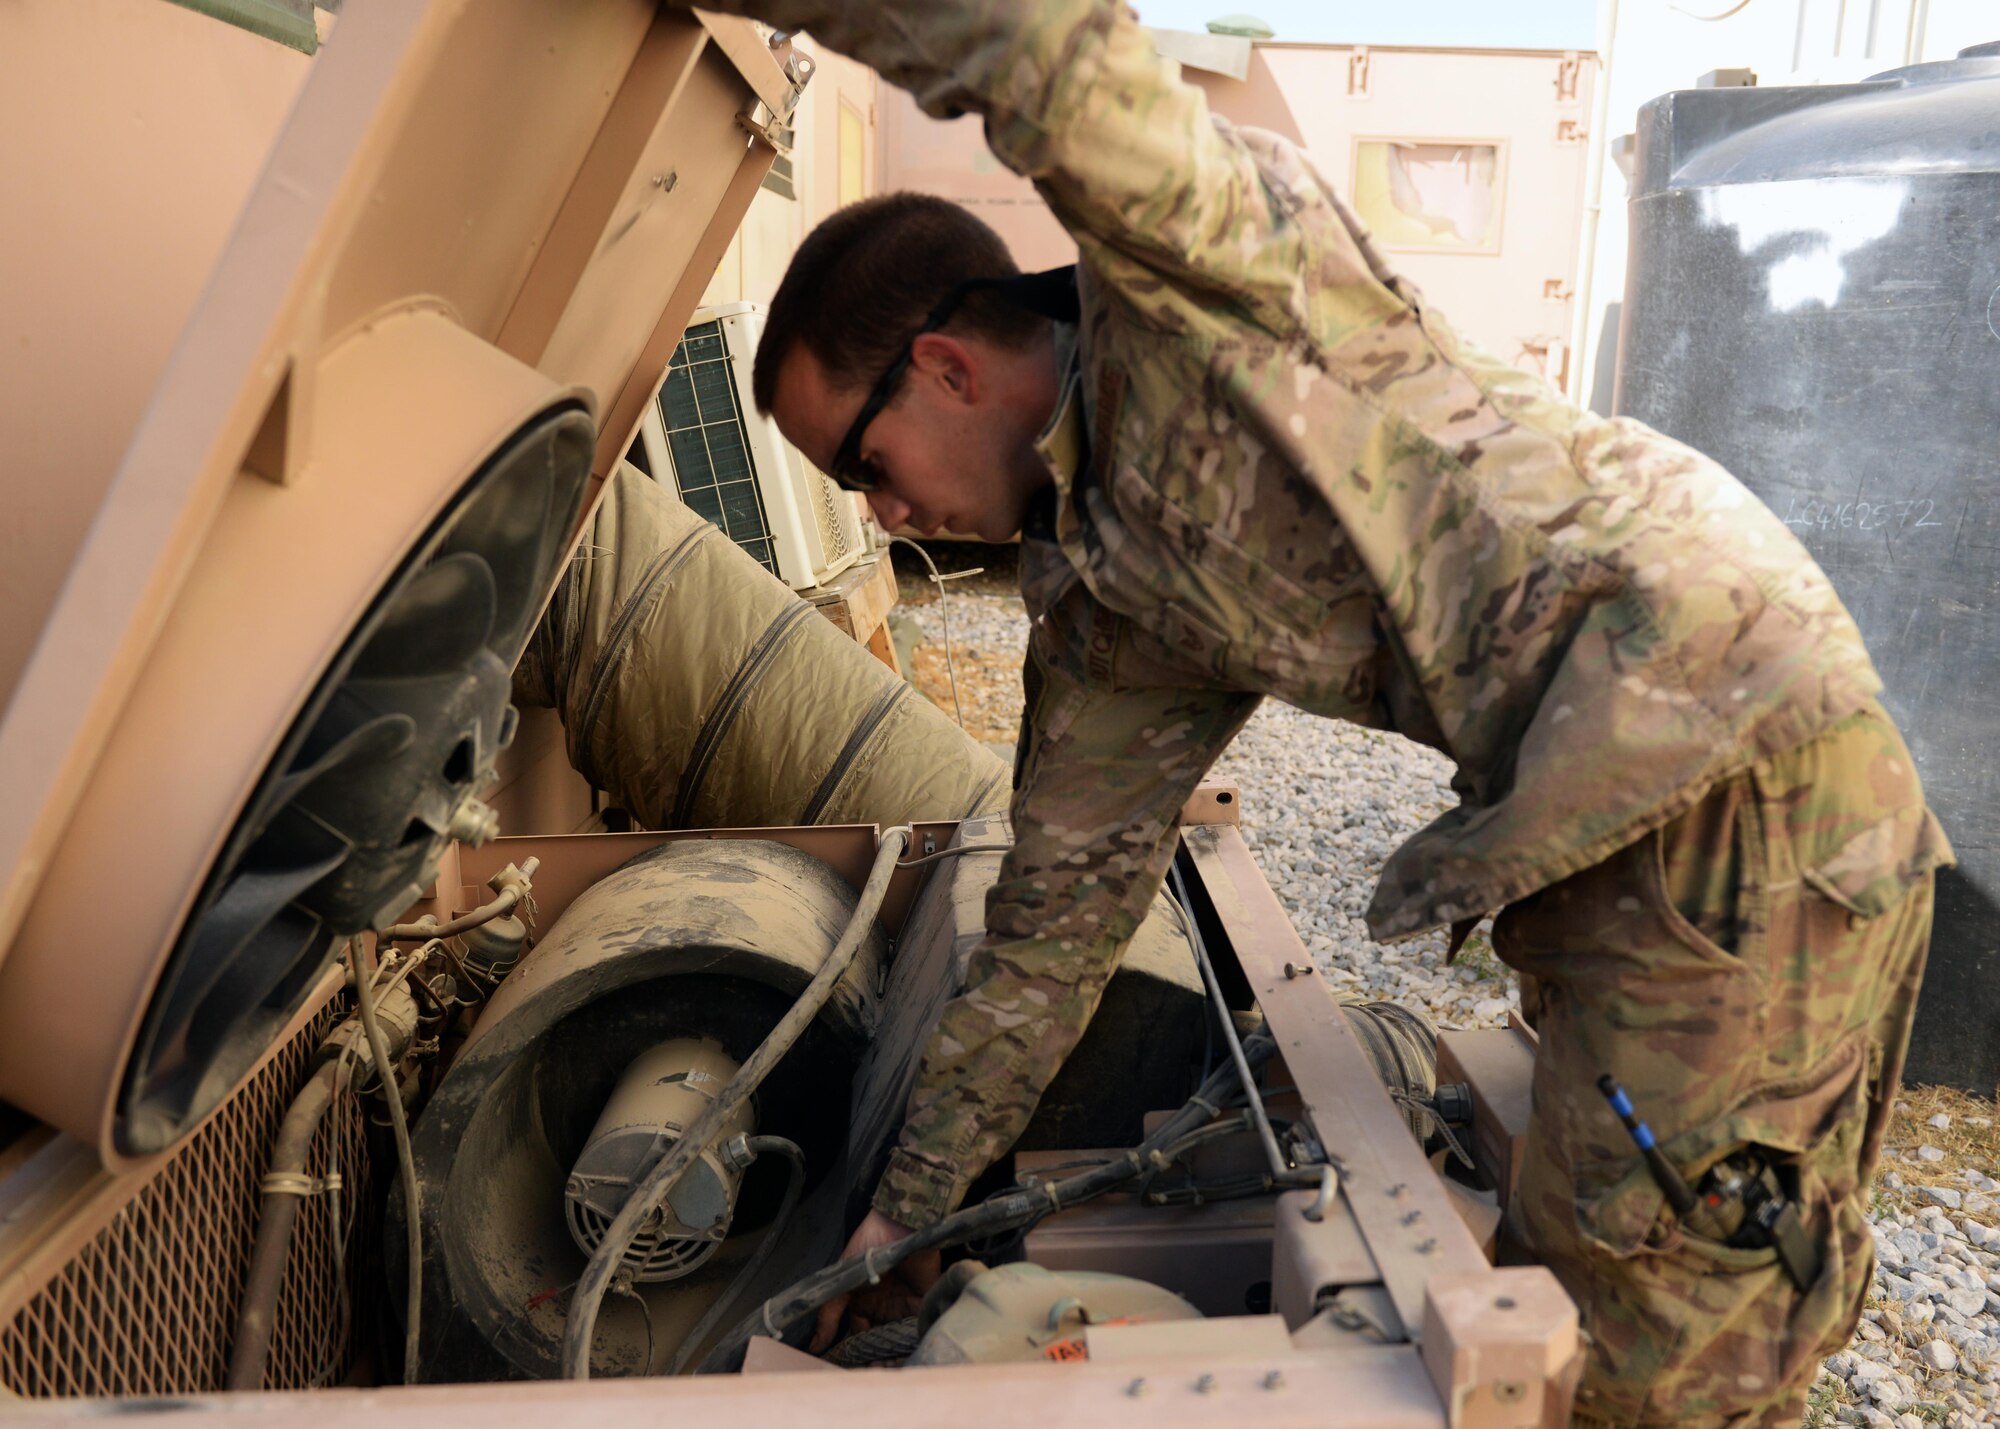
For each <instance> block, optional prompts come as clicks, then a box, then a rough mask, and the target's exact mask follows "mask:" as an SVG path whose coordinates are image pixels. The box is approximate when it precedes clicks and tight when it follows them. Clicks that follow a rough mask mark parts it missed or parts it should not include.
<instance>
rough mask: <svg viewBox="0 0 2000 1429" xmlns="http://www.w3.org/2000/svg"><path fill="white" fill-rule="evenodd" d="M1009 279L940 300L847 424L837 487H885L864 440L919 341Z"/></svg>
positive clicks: (977, 282)
mask: <svg viewBox="0 0 2000 1429" xmlns="http://www.w3.org/2000/svg"><path fill="white" fill-rule="evenodd" d="M1013 281H1014V280H1013V279H1012V278H1011V277H1009V278H969V279H967V280H966V281H965V282H963V283H960V284H959V285H958V286H957V287H955V288H953V289H951V291H949V292H947V293H946V294H945V295H944V296H943V297H942V298H940V299H938V302H937V306H936V307H934V308H932V309H931V311H930V316H929V317H927V318H925V319H924V325H923V326H922V327H920V328H918V329H917V330H916V331H915V332H913V333H911V334H910V338H909V341H908V342H905V343H904V344H903V350H902V351H901V352H900V353H898V354H897V356H896V360H895V361H894V362H892V363H890V364H889V365H888V366H887V367H885V368H884V369H883V370H882V375H881V376H880V377H878V378H876V379H875V385H874V386H873V387H871V388H869V389H868V400H867V401H865V402H863V403H862V404H861V410H860V411H858V412H856V413H855V414H854V421H853V422H852V423H850V424H849V425H848V428H847V435H846V436H844V437H842V438H841V439H840V447H839V449H838V450H836V451H835V452H834V454H833V470H831V471H829V472H828V473H827V475H828V476H831V477H832V478H833V479H834V482H835V484H836V485H838V486H840V487H841V488H842V489H843V490H846V491H864V492H866V491H874V490H876V489H877V488H878V487H880V486H881V484H882V468H881V467H879V466H877V465H875V463H874V461H872V460H871V459H870V458H868V457H864V456H862V455H861V439H862V437H864V436H865V435H867V432H868V427H869V424H870V423H872V422H873V421H874V420H875V419H876V418H877V417H879V416H881V415H882V409H883V408H884V407H886V406H888V405H889V402H890V400H891V399H892V398H894V397H895V395H896V389H897V388H898V387H900V386H901V385H902V382H903V374H904V373H906V372H908V371H909V370H910V362H911V360H912V359H913V358H914V357H915V356H916V346H917V339H918V338H920V337H922V336H923V335H924V334H925V333H927V332H936V331H937V330H938V329H939V328H941V327H943V326H944V325H945V324H946V323H948V322H950V321H951V316H952V314H953V313H955V312H957V311H958V305H959V304H960V303H962V302H964V301H965V299H966V298H967V297H968V296H969V295H970V294H972V293H975V292H977V291H979V290H980V289H982V288H998V287H1004V286H1005V285H1007V284H1009V283H1011V282H1013Z"/></svg>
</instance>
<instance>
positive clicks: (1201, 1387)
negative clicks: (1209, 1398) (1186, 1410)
mask: <svg viewBox="0 0 2000 1429" xmlns="http://www.w3.org/2000/svg"><path fill="white" fill-rule="evenodd" d="M1194 1392H1195V1393H1196V1394H1213V1393H1215V1376H1214V1375H1212V1374H1205V1375H1203V1376H1202V1377H1201V1378H1200V1379H1198V1380H1196V1381H1195V1382H1194Z"/></svg>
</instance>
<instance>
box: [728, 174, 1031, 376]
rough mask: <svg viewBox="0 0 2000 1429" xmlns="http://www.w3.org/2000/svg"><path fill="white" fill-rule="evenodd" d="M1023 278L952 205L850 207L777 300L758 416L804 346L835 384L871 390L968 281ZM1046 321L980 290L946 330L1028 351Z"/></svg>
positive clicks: (816, 233) (762, 360) (760, 365)
mask: <svg viewBox="0 0 2000 1429" xmlns="http://www.w3.org/2000/svg"><path fill="white" fill-rule="evenodd" d="M1020 271H1021V270H1020V269H1019V267H1017V266H1016V265H1015V262H1014V260H1013V258H1012V257H1011V256H1009V254H1008V252H1007V245H1006V244H1005V243H1003V242H1001V240H1000V235H999V234H997V233H995V232H994V231H993V230H992V229H991V228H989V227H987V226H986V225H985V224H984V223H982V222H980V221H979V220H978V219H977V218H975V217H973V215H972V214H971V213H969V212H967V211H966V210H965V209H963V208H961V207H960V206H959V205H957V204H955V203H952V202H950V201H949V200H947V199H941V198H933V197H932V196H931V195H929V194H914V193H893V194H883V195H882V196H881V197H879V198H871V199H863V200H862V201H861V202H859V203H855V204H850V205H848V206H847V207H846V208H843V209H841V210H840V211H839V212H838V213H836V214H834V215H833V216H832V217H831V218H829V219H827V220H826V221H825V222H824V223H822V224H820V226H819V227H817V228H815V229H814V230H813V231H812V232H811V233H809V234H807V235H806V241H805V242H803V243H801V244H800V245H799V251H798V252H797V253H796V254H794V255H793V257H792V264H791V267H790V268H788V269H786V270H785V278H784V281H783V282H782V283H780V284H779V285H778V291H777V294H776V296H774V297H773V298H772V299H771V307H770V311H769V312H768V314H767V315H766V316H765V319H764V337H763V340H762V341H761V342H759V343H758V344H757V366H756V372H755V375H754V378H753V381H752V384H751V385H752V389H753V391H754V394H755V396H756V399H757V410H759V411H760V412H769V411H770V410H771V402H772V398H773V397H774V395H775V394H776V392H777V387H778V368H779V367H780V365H782V364H783V362H784V360H785V358H786V356H787V355H789V354H790V352H791V350H792V347H793V346H794V345H795V344H799V343H803V344H804V345H805V348H806V350H807V351H808V352H810V353H812V355H813V356H814V357H816V358H817V359H819V362H820V365H821V366H822V367H824V368H825V369H826V372H827V376H828V377H829V379H830V380H831V381H832V382H833V383H834V385H836V386H839V387H865V386H867V385H868V384H869V383H872V382H873V381H875V379H876V377H877V376H878V375H879V374H880V373H881V372H882V371H883V370H884V369H885V368H887V367H888V365H889V364H890V363H891V362H894V361H895V360H896V357H897V355H898V354H899V353H900V352H901V351H902V349H903V345H904V344H905V343H907V342H908V341H909V340H910V338H911V336H912V335H913V334H914V333H915V332H916V330H917V329H918V328H919V327H921V326H922V325H923V321H924V319H925V318H926V317H927V316H929V314H930V311H931V309H932V308H934V307H936V306H937V303H938V300H939V299H941V298H942V297H944V295H945V294H946V293H948V292H950V291H951V290H952V289H953V288H955V287H957V286H958V285H959V284H960V283H963V282H965V281H966V280H967V279H969V278H1005V277H1011V276H1012V275H1014V274H1016V273H1018V272H1020ZM1044 321H1046V320H1045V319H1043V318H1040V317H1037V316H1036V315H1035V314H1034V313H1031V312H1028V311H1026V310H1025V309H1022V308H1018V307H1015V306H1014V305H1013V304H1011V303H1008V302H1005V301H1004V300H1002V299H999V298H996V297H994V296H993V295H991V294H989V293H978V292H975V293H972V294H970V295H968V296H967V298H966V300H965V302H964V303H963V304H961V305H960V307H959V309H958V311H957V312H956V313H954V314H953V315H952V319H951V321H950V322H948V323H946V324H945V329H946V330H947V331H949V332H954V333H974V334H977V335H978V336H980V337H984V338H986V339H988V340H989V341H992V342H997V343H1001V344H1003V345H1005V346H1008V347H1019V346H1021V345H1022V344H1024V343H1026V342H1027V341H1028V340H1029V339H1030V338H1031V337H1033V336H1034V335H1035V333H1036V332H1037V330H1038V329H1039V327H1040V325H1041V324H1042V323H1043V322H1044Z"/></svg>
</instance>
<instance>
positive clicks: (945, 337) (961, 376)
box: [910, 332, 982, 402]
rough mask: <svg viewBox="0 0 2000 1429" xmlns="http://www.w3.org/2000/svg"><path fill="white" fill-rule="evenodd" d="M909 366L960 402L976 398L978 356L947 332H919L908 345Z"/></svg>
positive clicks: (973, 400) (977, 397) (979, 375)
mask: <svg viewBox="0 0 2000 1429" xmlns="http://www.w3.org/2000/svg"><path fill="white" fill-rule="evenodd" d="M910 366H911V368H912V369H914V370H915V371H916V372H917V373H918V374H919V375H920V376H922V377H927V378H929V379H931V380H932V381H934V382H936V383H938V385H939V386H941V387H943V388H944V390H945V391H947V392H949V393H951V394H952V395H953V396H954V397H955V398H956V399H957V400H959V401H961V402H975V401H977V400H978V399H979V389H980V380H981V375H982V374H981V372H980V367H979V355H978V353H976V352H975V351H974V350H973V349H972V348H970V347H968V346H967V345H966V344H965V343H963V342H961V341H960V340H959V339H957V338H955V337H953V336H952V335H951V334H949V333H942V332H927V333H922V334H920V335H919V336H918V337H917V339H916V340H915V341H914V342H912V343H911V344H910Z"/></svg>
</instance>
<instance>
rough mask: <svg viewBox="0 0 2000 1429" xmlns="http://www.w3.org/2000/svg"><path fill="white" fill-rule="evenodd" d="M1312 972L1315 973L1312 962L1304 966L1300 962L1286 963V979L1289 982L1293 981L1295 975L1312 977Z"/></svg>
mask: <svg viewBox="0 0 2000 1429" xmlns="http://www.w3.org/2000/svg"><path fill="white" fill-rule="evenodd" d="M1312 973H1313V968H1312V964H1311V963H1307V964H1305V965H1304V966H1301V965H1299V964H1298V963H1286V964H1285V980H1286V981H1287V982H1289V981H1291V979H1293V978H1295V977H1311V976H1312Z"/></svg>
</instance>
